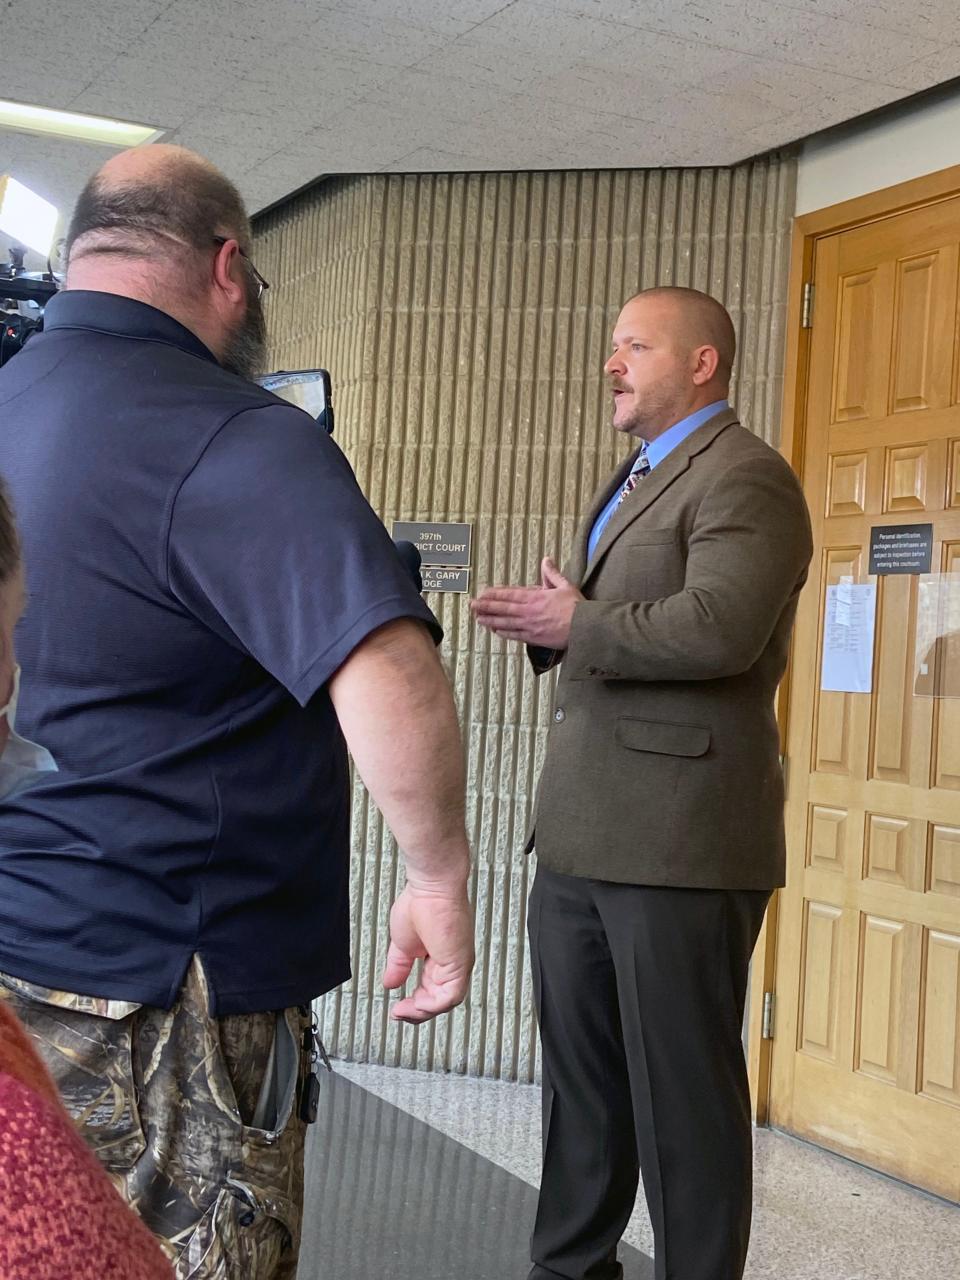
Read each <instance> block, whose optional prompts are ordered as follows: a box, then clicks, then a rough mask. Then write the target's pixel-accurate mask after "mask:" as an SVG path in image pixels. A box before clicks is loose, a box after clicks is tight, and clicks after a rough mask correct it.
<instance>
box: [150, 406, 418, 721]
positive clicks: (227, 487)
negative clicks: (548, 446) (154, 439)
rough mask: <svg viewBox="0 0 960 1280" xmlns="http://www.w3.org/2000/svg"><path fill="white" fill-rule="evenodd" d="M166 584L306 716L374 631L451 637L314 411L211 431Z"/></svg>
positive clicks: (285, 412) (172, 544) (185, 503)
mask: <svg viewBox="0 0 960 1280" xmlns="http://www.w3.org/2000/svg"><path fill="white" fill-rule="evenodd" d="M166 572H167V582H168V586H169V588H170V590H171V592H172V593H173V595H174V596H175V597H176V598H177V599H178V600H179V601H180V603H181V604H182V605H183V606H184V607H185V608H186V609H188V610H189V611H190V612H191V613H193V614H194V615H195V616H196V617H197V618H198V619H200V620H201V621H202V622H203V623H205V624H206V625H207V626H209V627H210V628H211V629H212V630H214V631H216V632H217V633H218V634H220V635H221V636H223V638H224V639H226V640H227V641H228V642H229V643H232V644H234V645H235V646H237V647H238V648H240V649H241V650H243V651H245V652H246V653H247V654H249V655H250V656H251V657H252V658H254V659H255V660H256V661H257V662H259V663H260V665H261V666H262V667H264V668H265V669H266V670H267V671H269V672H270V673H271V675H273V676H274V677H275V678H276V679H277V680H278V681H279V682H280V683H281V684H282V685H283V686H284V687H285V688H286V689H287V690H288V691H289V692H290V693H291V694H292V695H293V696H294V697H295V698H296V699H297V700H298V701H299V702H300V704H301V705H302V706H306V704H307V703H308V702H309V701H310V698H311V697H312V696H313V694H314V693H315V692H316V691H317V690H318V689H320V688H321V687H322V686H323V685H324V684H326V682H327V681H328V680H329V679H330V677H331V676H332V675H333V674H334V673H335V672H336V671H337V670H338V668H339V667H340V666H342V664H343V663H344V662H345V661H346V659H347V658H348V657H349V656H350V654H351V653H352V652H353V651H354V649H356V648H357V646H358V645H359V644H361V643H362V641H363V640H364V639H366V637H367V636H369V635H370V634H371V632H373V631H375V630H376V629H377V628H378V627H381V626H383V625H384V624H385V623H388V622H392V621H394V620H395V619H398V618H414V619H417V620H419V621H421V622H423V623H425V624H426V626H427V627H428V628H429V629H430V631H431V633H432V635H433V638H434V641H435V643H437V644H439V642H440V640H441V639H442V637H443V632H442V630H441V629H440V625H439V623H438V622H437V620H436V618H435V617H434V615H433V614H432V613H431V611H430V610H429V609H428V608H427V606H426V605H425V604H424V603H423V601H422V600H421V598H420V596H419V594H418V592H417V590H416V587H415V585H414V583H413V581H412V579H411V577H410V575H409V573H408V571H407V569H406V568H405V567H404V565H403V563H402V561H401V560H400V557H399V555H398V554H397V551H396V549H395V547H394V545H393V542H392V541H391V539H390V537H389V536H388V534H387V531H386V530H385V529H384V527H383V525H382V523H381V522H380V520H379V519H378V518H377V516H376V515H375V514H374V512H373V510H372V509H371V507H370V505H369V503H368V502H367V500H366V499H365V498H364V496H363V494H362V493H361V491H360V487H359V486H358V484H357V481H356V479H355V477H354V474H353V471H352V470H351V468H350V465H349V463H348V462H347V460H346V458H345V457H344V456H343V454H342V453H341V451H340V449H339V448H338V447H337V445H336V444H335V443H334V442H333V440H332V439H331V438H330V437H329V436H328V435H327V434H326V432H324V431H322V430H321V429H320V428H319V427H318V426H317V425H316V423H314V422H313V420H312V419H311V418H310V417H308V415H307V414H305V413H302V412H301V411H300V410H299V409H296V408H294V407H292V406H289V407H288V406H286V405H279V404H278V405H266V406H263V407H260V408H255V409H248V410H245V411H243V412H242V413H239V414H237V415H236V416H235V417H233V418H231V419H230V420H229V421H228V422H226V423H225V424H224V425H223V426H222V427H221V428H220V429H219V431H218V432H217V433H216V434H215V435H214V437H213V438H212V439H211V441H210V442H209V443H208V445H207V447H206V448H205V449H204V451H203V453H202V455H201V456H200V458H199V459H198V460H197V462H196V463H195V465H194V466H193V468H192V470H191V471H190V472H189V474H188V475H187V476H186V477H185V479H184V480H183V481H182V483H181V484H180V486H179V489H178V491H177V493H176V494H175V495H174V497H173V501H172V505H171V512H170V525H169V531H168V538H167V547H166Z"/></svg>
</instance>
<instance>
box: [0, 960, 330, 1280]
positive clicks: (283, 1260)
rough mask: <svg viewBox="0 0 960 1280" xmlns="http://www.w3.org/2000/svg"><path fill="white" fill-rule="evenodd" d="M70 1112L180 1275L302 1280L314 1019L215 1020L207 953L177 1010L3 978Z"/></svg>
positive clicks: (1, 986)
mask: <svg viewBox="0 0 960 1280" xmlns="http://www.w3.org/2000/svg"><path fill="white" fill-rule="evenodd" d="M0 998H5V999H7V1000H9V1001H10V1004H11V1007H12V1008H13V1010H14V1012H15V1013H16V1014H17V1016H18V1017H19V1018H20V1020H21V1021H22V1022H23V1023H24V1024H25V1026H26V1028H27V1030H28V1031H29V1032H30V1033H31V1035H32V1036H33V1038H34V1040H35V1041H36V1043H37V1046H38V1048H39V1050H40V1052H41V1054H42V1056H43V1058H44V1060H45V1062H46V1064H47V1066H48V1067H49V1069H50V1071H51V1073H52V1075H53V1078H54V1080H55V1081H56V1082H57V1086H58V1087H59V1089H60V1093H61V1095H62V1097H63V1100H64V1102H65V1104H66V1106H67V1109H68V1111H70V1113H71V1114H72V1115H73V1117H74V1119H75V1120H76V1121H77V1123H78V1125H79V1126H80V1128H81V1130H82V1132H83V1134H84V1136H85V1138H86V1139H87V1140H88V1142H89V1143H90V1145H91V1146H92V1147H93V1150H94V1151H95V1152H96V1154H97V1156H98V1157H99V1158H100V1161H101V1163H102V1164H103V1165H104V1166H105V1168H106V1169H107V1171H108V1172H109V1174H110V1176H111V1178H112V1180H113V1182H114V1184H115V1185H116V1186H117V1188H118V1190H119V1191H120V1193H121V1194H122V1195H123V1196H124V1198H125V1199H126V1200H127V1202H128V1203H129V1204H130V1205H132V1206H133V1207H134V1208H135V1209H136V1211H137V1212H138V1213H139V1214H140V1216H141V1218H142V1219H143V1220H144V1222H146V1224H147V1226H148V1227H149V1228H150V1229H151V1231H153V1233H154V1234H155V1235H156V1236H157V1238H158V1239H159V1241H160V1243H161V1245H162V1246H163V1248H164V1250H165V1251H166V1253H167V1255H168V1256H169V1258H170V1260H171V1262H172V1263H173V1266H174V1273H175V1275H176V1277H177V1280H292V1277H293V1276H294V1274H295V1273H296V1267H297V1251H298V1248H299V1243H300V1221H301V1212H302V1200H303V1150H304V1137H305V1131H306V1126H305V1124H304V1123H303V1121H302V1120H301V1119H300V1115H299V1100H300V1094H301V1090H302V1088H303V1084H304V1079H305V1076H306V1072H307V1070H308V1067H307V1059H306V1055H305V1054H304V1053H303V1052H302V1044H303V1034H304V1031H305V1029H306V1027H307V1026H308V1025H309V1018H308V1017H307V1016H305V1015H304V1014H302V1013H301V1012H300V1011H298V1010H296V1009H288V1010H286V1011H281V1012H278V1013H272V1012H271V1013H254V1014H243V1015H233V1016H228V1017H223V1018H219V1019H218V1018H212V1017H211V1016H210V1014H209V1012H208V1002H207V983H206V979H205V977H204V973H203V968H202V966H201V965H200V963H199V961H198V960H197V958H196V957H195V958H194V961H193V963H192V965H191V967H190V970H189V972H188V974H187V977H186V980H185V982H184V985H183V988H182V990H181V992H180V995H179V998H178V1000H177V1002H176V1004H175V1005H174V1006H173V1008H172V1009H169V1010H164V1009H154V1008H151V1007H149V1006H146V1005H137V1004H129V1003H127V1002H125V1001H118V1000H98V999H94V998H92V997H89V996H77V995H70V994H67V993H64V992H58V991H52V990H49V989H47V988H45V987H37V986H34V985H33V984H31V983H28V982H24V981H21V980H20V979H17V978H12V977H8V976H6V975H0Z"/></svg>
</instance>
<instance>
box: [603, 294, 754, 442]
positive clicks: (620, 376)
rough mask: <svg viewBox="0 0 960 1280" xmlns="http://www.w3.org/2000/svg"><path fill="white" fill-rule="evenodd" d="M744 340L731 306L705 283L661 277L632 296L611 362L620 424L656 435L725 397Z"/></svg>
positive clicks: (643, 435) (641, 435) (608, 368)
mask: <svg viewBox="0 0 960 1280" xmlns="http://www.w3.org/2000/svg"><path fill="white" fill-rule="evenodd" d="M736 350H737V344H736V337H735V335H734V330H733V322H732V320H731V319H730V317H729V315H728V314H727V312H726V310H725V309H724V308H723V306H722V305H721V304H720V303H719V302H717V300H716V299H715V298H711V297H710V296H709V294H706V293H701V292H700V291H699V290H697V289H683V288H678V287H674V286H667V285H661V286H658V287H657V288H654V289H644V290H643V292H642V293H638V294H635V295H634V296H633V297H632V298H631V299H630V300H629V301H628V302H626V303H624V306H623V309H622V310H621V312H620V315H619V316H618V317H617V323H616V325H615V327H614V331H613V354H612V355H611V356H610V358H609V359H608V360H607V362H606V364H605V365H604V372H605V373H606V374H607V377H608V378H609V379H610V391H611V395H612V398H613V405H614V408H613V425H614V427H615V428H616V430H617V431H620V432H623V433H624V434H626V435H632V436H635V437H636V438H637V439H640V440H646V441H647V442H648V443H649V442H650V441H652V440H656V439H657V437H658V436H661V435H662V434H663V433H664V432H665V431H667V430H669V428H670V427H671V426H673V425H674V424H675V423H677V422H680V421H681V420H682V419H684V418H687V417H689V416H690V415H691V414H693V413H697V412H698V411H699V410H701V409H706V408H708V407H709V406H711V405H718V406H719V405H721V404H722V402H723V401H725V400H726V398H727V393H728V391H729V388H730V374H731V371H732V369H733V362H734V358H735V356H736Z"/></svg>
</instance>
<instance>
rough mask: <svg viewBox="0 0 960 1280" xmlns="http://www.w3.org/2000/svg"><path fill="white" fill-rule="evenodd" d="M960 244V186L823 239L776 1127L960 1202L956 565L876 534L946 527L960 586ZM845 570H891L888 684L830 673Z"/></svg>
mask: <svg viewBox="0 0 960 1280" xmlns="http://www.w3.org/2000/svg"><path fill="white" fill-rule="evenodd" d="M958 262H960V198H958V197H954V198H951V199H944V200H940V201H938V202H936V203H932V204H930V205H927V206H924V207H922V208H918V209H914V210H911V211H909V212H905V213H900V214H896V215H895V216H890V217H887V218H884V219H881V220H878V221H874V222H872V223H870V224H868V225H865V226H861V227H857V228H855V229H852V230H849V231H844V232H842V233H840V234H836V235H829V236H825V237H823V238H822V239H820V240H818V241H817V242H816V246H815V251H814V280H815V304H814V310H813V331H812V334H811V340H810V348H809V377H808V392H807V404H806V414H805V422H806V434H805V440H804V445H803V457H804V464H803V478H804V486H805V490H806V494H807V499H808V502H809V504H810V510H811V514H812V517H813V524H814V533H815V542H816V549H815V553H814V560H813V564H812V566H811V579H810V584H809V585H808V587H807V589H806V592H805V594H804V597H803V598H802V601H801V606H800V611H799V614H798V622H797V633H796V641H795V649H794V659H793V679H792V688H791V691H790V695H789V697H790V702H789V708H790V711H789V719H788V724H789V731H788V735H787V743H786V756H787V834H788V847H789V853H788V884H787V888H786V890H785V891H784V893H783V895H782V898H781V903H780V912H779V926H778V927H779V932H778V939H777V964H776V974H777V978H776V995H777V1006H776V1025H775V1033H774V1043H773V1063H772V1078H771V1093H770V1120H771V1122H772V1123H773V1124H775V1125H778V1126H781V1127H783V1128H786V1129H789V1130H791V1131H793V1132H795V1133H797V1134H800V1135H802V1136H804V1137H807V1138H810V1139H812V1140H813V1141H815V1142H817V1143H819V1144H821V1145H823V1146H826V1147H830V1148H832V1149H834V1150H836V1151H839V1152H842V1153H844V1154H846V1155H849V1156H852V1157H853V1158H854V1159H857V1160H859V1161H862V1162H863V1163H865V1164H869V1165H871V1166H873V1167H875V1168H878V1169H883V1170H886V1171H887V1172H890V1173H892V1174H895V1175H897V1176H899V1177H902V1178H904V1179H906V1180H908V1181H910V1182H912V1183H915V1184H917V1185H919V1186H923V1187H926V1188H928V1189H929V1190H932V1191H935V1192H937V1193H939V1194H940V1195H943V1196H946V1197H948V1198H950V1199H952V1200H960V696H958V695H960V665H958V664H960V657H958V652H957V643H956V638H954V640H953V641H951V640H949V639H947V640H945V641H944V642H942V643H941V644H940V645H939V646H938V647H937V652H936V654H934V655H931V654H929V653H926V654H924V653H918V652H917V628H918V619H920V620H921V621H925V619H926V617H927V613H926V612H925V609H926V606H927V605H928V604H929V601H930V599H931V595H930V592H931V591H936V589H937V588H938V587H940V586H943V585H944V584H946V583H948V582H950V581H951V580H950V579H939V580H936V579H926V578H922V577H920V576H918V575H916V574H898V575H895V576H883V577H871V576H870V575H869V545H870V531H871V528H872V527H874V526H897V525H911V524H932V526H933V557H932V566H931V567H932V570H933V572H934V573H938V572H939V573H941V574H954V575H956V577H955V578H954V579H953V580H952V581H953V582H954V583H956V584H960V406H958V401H960V386H958V379H960V361H958V358H957V351H958V314H960V313H958V305H960V303H958ZM845 582H852V583H869V582H874V583H876V586H877V595H876V624H875V640H874V650H873V664H872V689H871V691H870V692H858V693H853V692H822V691H821V688H820V686H821V660H822V656H823V636H824V622H825V608H826V601H827V588H828V586H831V585H836V584H842V583H845ZM953 598H954V601H955V602H958V601H960V585H958V586H957V587H956V592H955V594H954V597H953ZM921 631H923V628H921ZM925 658H926V659H927V662H926V668H927V671H926V677H927V678H926V679H921V678H920V676H919V674H918V673H919V671H920V667H919V665H918V664H920V663H923V661H924V659H925ZM931 662H932V663H933V664H934V666H935V667H936V671H935V675H936V679H935V680H933V679H932V678H931V675H930V670H931V668H930V664H931ZM937 695H939V696H937Z"/></svg>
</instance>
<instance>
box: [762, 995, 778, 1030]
mask: <svg viewBox="0 0 960 1280" xmlns="http://www.w3.org/2000/svg"><path fill="white" fill-rule="evenodd" d="M776 999H777V997H776V996H775V995H774V994H773V992H772V991H765V992H764V993H763V1022H762V1023H761V1026H760V1038H761V1040H772V1039H773V1013H774V1007H775V1003H776Z"/></svg>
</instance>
